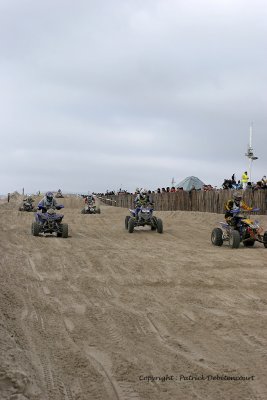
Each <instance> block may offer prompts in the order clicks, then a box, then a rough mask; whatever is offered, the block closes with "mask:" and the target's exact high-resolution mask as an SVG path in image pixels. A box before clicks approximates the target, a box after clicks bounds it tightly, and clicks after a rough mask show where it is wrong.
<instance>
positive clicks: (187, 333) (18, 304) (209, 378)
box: [0, 198, 267, 400]
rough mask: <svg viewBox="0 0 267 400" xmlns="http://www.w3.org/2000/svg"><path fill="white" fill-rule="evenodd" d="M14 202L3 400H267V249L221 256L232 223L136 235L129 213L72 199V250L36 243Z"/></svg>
mask: <svg viewBox="0 0 267 400" xmlns="http://www.w3.org/2000/svg"><path fill="white" fill-rule="evenodd" d="M60 200H61V199H59V201H60ZM18 201H19V200H18V199H12V200H11V202H10V203H6V202H3V201H1V204H0V221H1V222H0V225H1V229H0V252H1V258H0V398H1V400H11V399H12V400H26V399H28V400H91V399H92V400H172V399H177V400H178V399H182V400H192V399H196V400H197V399H203V400H204V399H205V400H214V399H217V400H225V399H227V400H245V399H247V400H248V399H250V400H265V399H266V398H267V384H266V378H267V374H266V369H265V367H266V362H267V346H266V345H267V335H266V332H267V307H266V306H267V290H266V289H267V280H266V277H267V271H266V256H267V249H265V248H264V247H263V245H261V244H259V243H256V244H255V246H254V247H253V248H244V247H243V245H241V246H240V248H239V249H230V248H229V247H228V246H227V245H226V244H224V245H223V246H222V247H215V246H213V245H212V244H211V241H210V234H211V230H212V229H213V227H215V226H216V225H217V224H218V222H219V221H222V220H223V215H218V214H208V213H199V212H182V211H165V212H155V215H157V216H159V217H160V218H162V220H163V224H164V233H163V234H158V233H157V232H154V231H151V230H150V229H149V228H144V229H142V228H139V229H137V230H136V231H135V232H134V233H133V234H129V233H128V232H127V231H126V230H125V228H124V218H125V216H126V215H127V209H122V208H114V207H109V206H106V205H102V204H101V205H100V206H101V214H100V215H82V214H81V213H80V210H81V208H82V205H83V202H82V199H77V198H65V199H62V203H63V204H65V208H64V210H63V213H64V215H65V216H64V222H66V223H68V224H69V235H70V237H69V238H67V239H62V238H56V237H43V236H40V237H34V236H32V234H31V222H32V220H33V214H32V213H23V212H19V211H18ZM259 218H260V220H261V222H262V224H263V226H264V227H265V229H267V216H260V217H259Z"/></svg>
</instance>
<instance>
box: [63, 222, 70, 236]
mask: <svg viewBox="0 0 267 400" xmlns="http://www.w3.org/2000/svg"><path fill="white" fill-rule="evenodd" d="M68 236H69V226H68V224H62V237H63V238H67V237H68Z"/></svg>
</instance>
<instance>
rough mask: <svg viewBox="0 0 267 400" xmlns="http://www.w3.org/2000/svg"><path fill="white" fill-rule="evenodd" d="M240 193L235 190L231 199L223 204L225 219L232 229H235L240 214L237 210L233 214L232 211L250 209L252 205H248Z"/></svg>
mask: <svg viewBox="0 0 267 400" xmlns="http://www.w3.org/2000/svg"><path fill="white" fill-rule="evenodd" d="M242 198H243V196H242V193H238V192H235V193H234V194H233V197H232V199H229V200H228V201H227V202H226V204H225V210H226V211H225V214H224V217H225V220H226V222H227V223H228V225H231V226H232V227H233V228H234V229H237V225H238V222H239V221H240V216H238V212H237V213H236V214H234V213H233V212H232V211H235V210H236V211H237V210H240V211H251V210H252V207H249V206H248V205H247V204H246V203H245V202H244V201H243V200H242Z"/></svg>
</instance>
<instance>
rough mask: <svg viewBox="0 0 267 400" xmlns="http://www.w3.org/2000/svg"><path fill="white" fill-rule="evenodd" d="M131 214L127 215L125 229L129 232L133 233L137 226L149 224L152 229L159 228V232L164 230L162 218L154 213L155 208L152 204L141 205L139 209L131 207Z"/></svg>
mask: <svg viewBox="0 0 267 400" xmlns="http://www.w3.org/2000/svg"><path fill="white" fill-rule="evenodd" d="M129 211H130V214H131V215H127V216H126V217H125V229H127V230H128V232H129V233H133V231H134V228H135V227H137V226H145V225H149V226H150V227H151V230H152V231H155V230H157V232H158V233H162V232H163V223H162V220H161V219H160V218H157V217H155V216H154V215H153V208H152V206H151V205H146V206H141V207H138V208H137V209H135V210H133V209H129Z"/></svg>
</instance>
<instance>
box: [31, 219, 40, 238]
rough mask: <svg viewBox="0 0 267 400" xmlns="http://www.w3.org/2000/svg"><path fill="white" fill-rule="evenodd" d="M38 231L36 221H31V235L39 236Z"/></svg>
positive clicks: (38, 227)
mask: <svg viewBox="0 0 267 400" xmlns="http://www.w3.org/2000/svg"><path fill="white" fill-rule="evenodd" d="M39 233H40V226H39V224H38V222H33V223H32V234H33V236H39Z"/></svg>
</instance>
